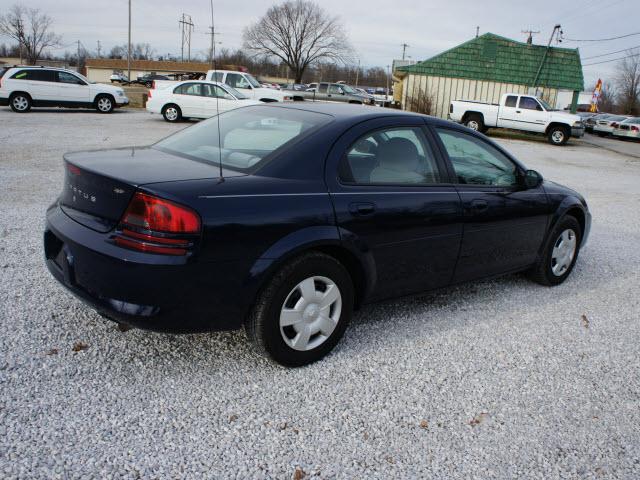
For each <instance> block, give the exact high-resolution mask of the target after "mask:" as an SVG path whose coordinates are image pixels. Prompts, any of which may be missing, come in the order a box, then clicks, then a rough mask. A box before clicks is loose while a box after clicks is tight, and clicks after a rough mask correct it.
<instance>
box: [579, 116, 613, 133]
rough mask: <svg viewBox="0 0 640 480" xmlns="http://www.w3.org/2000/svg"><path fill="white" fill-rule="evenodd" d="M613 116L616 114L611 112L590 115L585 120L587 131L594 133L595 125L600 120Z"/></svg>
mask: <svg viewBox="0 0 640 480" xmlns="http://www.w3.org/2000/svg"><path fill="white" fill-rule="evenodd" d="M613 116H614V115H613V114H611V113H598V114H597V115H594V116H592V117H589V118H587V119H586V120H585V121H584V129H585V131H586V132H589V133H593V127H594V126H595V125H596V122H597V121H598V120H604V119H605V118H609V117H613Z"/></svg>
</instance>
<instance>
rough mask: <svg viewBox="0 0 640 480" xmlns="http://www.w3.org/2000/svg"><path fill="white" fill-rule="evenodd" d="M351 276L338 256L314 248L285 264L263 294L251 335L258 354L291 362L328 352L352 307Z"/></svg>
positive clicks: (296, 364) (248, 329) (300, 362)
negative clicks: (338, 259)
mask: <svg viewBox="0 0 640 480" xmlns="http://www.w3.org/2000/svg"><path fill="white" fill-rule="evenodd" d="M353 298H354V290H353V283H352V282H351V277H350V275H349V273H348V272H347V270H346V269H345V268H344V266H343V265H342V264H341V263H340V262H338V261H337V260H336V259H335V258H333V257H331V256H328V255H325V254H322V253H318V252H314V253H308V254H305V255H302V256H300V257H298V258H296V259H294V260H293V261H291V262H290V263H289V264H287V265H286V266H284V267H283V268H282V269H281V270H280V271H279V272H278V273H277V274H276V275H275V276H274V277H273V279H272V280H271V281H270V282H269V284H268V285H267V287H266V288H265V289H264V290H263V292H262V293H261V294H260V296H259V298H258V301H257V302H256V305H255V307H254V310H253V312H252V314H251V315H250V317H249V318H248V320H247V322H246V323H245V330H246V332H247V336H248V337H249V339H250V340H251V341H252V342H253V344H254V345H255V346H256V348H257V349H258V351H260V353H262V354H264V355H266V356H268V357H270V358H271V359H272V360H274V361H276V362H278V363H280V364H281V365H284V366H287V367H299V366H302V365H306V364H309V363H312V362H315V361H317V360H319V359H321V358H322V357H324V356H325V355H327V354H328V353H329V352H330V351H331V350H332V349H333V347H334V346H335V345H336V344H337V343H338V341H339V340H340V338H342V335H343V334H344V331H345V329H346V328H347V325H348V323H349V321H350V320H351V315H352V312H353Z"/></svg>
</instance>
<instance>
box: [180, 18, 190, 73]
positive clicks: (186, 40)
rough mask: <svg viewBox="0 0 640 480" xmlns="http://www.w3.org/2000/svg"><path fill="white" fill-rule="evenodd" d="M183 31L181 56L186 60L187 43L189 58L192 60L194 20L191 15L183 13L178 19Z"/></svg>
mask: <svg viewBox="0 0 640 480" xmlns="http://www.w3.org/2000/svg"><path fill="white" fill-rule="evenodd" d="M178 23H179V24H180V28H181V31H182V47H181V48H180V57H181V60H182V61H183V62H184V46H185V44H186V45H187V59H188V61H191V32H192V30H193V21H192V20H191V15H186V14H184V13H183V14H182V18H181V19H180V20H178Z"/></svg>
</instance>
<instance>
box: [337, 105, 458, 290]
mask: <svg viewBox="0 0 640 480" xmlns="http://www.w3.org/2000/svg"><path fill="white" fill-rule="evenodd" d="M336 170H337V171H338V175H337V176H336V174H335V172H336ZM326 172H327V177H326V181H327V184H328V186H329V190H330V193H331V198H332V200H333V204H334V208H335V213H336V219H337V223H338V225H339V227H340V231H341V238H342V241H343V242H349V243H350V244H351V245H352V246H353V248H356V249H358V250H359V251H360V252H361V253H362V255H365V256H366V257H367V258H368V259H369V260H370V261H371V264H373V265H375V271H376V279H375V281H374V283H375V287H374V291H373V297H374V298H376V299H381V298H386V297H393V296H397V295H403V294H410V293H414V292H419V291H424V290H429V289H432V288H437V287H441V286H444V285H447V284H448V283H449V282H450V281H451V277H452V275H453V270H454V268H455V263H456V259H457V256H458V249H459V247H460V241H461V234H462V208H461V205H460V198H459V196H458V193H457V192H456V189H455V187H453V186H451V185H450V182H449V178H448V177H447V173H446V171H445V169H444V163H443V161H442V159H441V158H440V156H439V155H438V154H437V151H436V150H434V149H433V148H432V142H431V140H430V134H429V133H428V132H427V131H426V128H425V124H424V121H423V119H422V118H420V117H416V118H406V117H405V118H402V119H388V118H387V119H377V120H370V121H367V122H364V123H361V124H359V125H357V126H356V127H353V128H352V129H351V130H349V131H348V132H347V133H346V134H344V135H343V136H342V137H341V138H340V139H339V140H338V142H336V144H335V145H334V147H333V149H332V151H331V153H330V155H329V158H328V161H327V168H326ZM448 184H449V185H448Z"/></svg>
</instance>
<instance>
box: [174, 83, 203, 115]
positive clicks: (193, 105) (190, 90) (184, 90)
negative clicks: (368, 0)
mask: <svg viewBox="0 0 640 480" xmlns="http://www.w3.org/2000/svg"><path fill="white" fill-rule="evenodd" d="M173 94H174V100H175V102H176V103H177V104H178V106H179V107H180V110H181V111H182V116H183V117H187V118H188V117H197V118H204V117H206V116H207V114H206V109H205V106H204V101H205V100H204V98H203V97H202V84H201V83H199V82H189V83H183V84H182V85H178V86H177V87H176V88H175V89H174V90H173Z"/></svg>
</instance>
